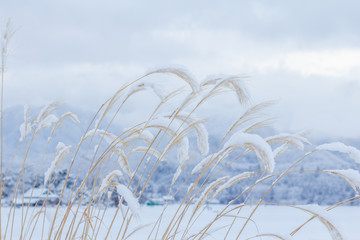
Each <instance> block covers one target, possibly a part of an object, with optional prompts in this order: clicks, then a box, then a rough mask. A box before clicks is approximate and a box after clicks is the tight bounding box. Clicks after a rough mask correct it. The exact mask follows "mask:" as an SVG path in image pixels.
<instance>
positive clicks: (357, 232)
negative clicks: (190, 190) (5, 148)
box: [2, 205, 360, 240]
mask: <svg viewBox="0 0 360 240" xmlns="http://www.w3.org/2000/svg"><path fill="white" fill-rule="evenodd" d="M223 207H224V206H223V205H211V206H210V207H208V208H207V209H205V211H204V212H203V214H202V215H201V216H200V217H199V218H198V219H197V220H196V223H195V224H194V225H193V226H192V227H191V229H190V231H189V233H188V234H187V235H186V236H187V237H189V236H191V235H192V234H193V233H197V232H199V230H201V229H202V228H203V227H204V226H205V225H206V224H207V223H209V222H210V221H211V220H212V219H213V218H215V217H216V215H217V214H218V213H219V212H220V211H221V209H222V208H223ZM302 207H304V208H309V209H314V206H302ZM177 208H178V205H169V206H168V207H167V210H166V213H165V214H164V216H163V218H162V221H161V224H160V228H159V230H158V234H157V236H156V235H155V231H154V232H153V234H152V235H151V237H150V238H149V239H161V236H162V233H163V232H164V229H165V227H166V226H168V223H169V222H170V221H171V219H172V216H173V215H174V213H175V211H176V210H177ZM40 209H41V208H40V207H37V208H30V209H29V213H28V217H27V220H26V224H25V226H26V228H25V230H24V233H23V234H24V235H25V238H23V239H30V236H31V232H32V229H33V227H29V226H30V225H29V224H31V225H32V226H33V224H34V223H35V221H36V218H37V216H40V218H39V220H38V222H37V224H36V228H35V230H34V231H33V234H32V236H31V239H41V232H42V230H41V229H42V227H43V220H44V219H45V221H44V229H45V231H44V236H43V237H44V239H47V234H48V231H49V229H50V224H49V220H50V219H51V218H53V216H54V212H55V208H51V207H48V208H47V209H46V214H45V218H44V214H38V215H36V214H37V213H39V211H40ZM162 209H163V206H153V207H149V206H142V208H141V213H140V215H141V216H140V219H138V220H135V221H133V223H132V224H131V226H130V228H129V229H128V231H127V233H126V235H128V234H130V233H131V232H133V230H135V229H137V228H138V227H139V226H144V227H143V228H141V229H140V230H138V231H136V232H135V233H134V234H133V235H131V236H130V237H129V238H128V239H137V240H138V239H148V238H147V237H148V235H149V232H151V230H152V228H153V226H154V225H153V223H154V222H156V220H157V219H158V216H159V215H160V214H161V211H162ZM252 209H253V208H252V207H245V208H242V210H241V212H240V215H239V216H242V217H245V218H246V217H248V216H249V214H250V213H251V210H252ZM64 210H65V208H62V209H60V215H61V213H63V212H64ZM83 210H84V209H81V210H80V212H82V211H83ZM115 211H116V209H115V208H109V209H108V210H107V211H106V214H105V216H104V220H103V223H102V224H101V227H100V231H99V233H98V235H97V236H96V237H95V236H94V239H104V238H105V236H106V232H107V229H108V227H109V226H110V224H111V220H112V218H113V216H114V214H115ZM191 212H192V209H191V208H190V209H189V211H188V214H190V213H191ZM8 214H9V208H2V232H4V231H5V228H6V220H7V219H8ZM11 215H13V213H12V214H11ZM325 215H326V216H325V217H326V218H328V220H330V221H331V223H332V224H334V226H336V228H337V229H338V230H339V231H340V232H341V234H342V235H343V236H344V237H345V239H348V240H358V239H360V207H340V208H336V209H334V210H332V211H330V212H327V213H326V214H325ZM14 216H15V221H14V224H13V226H12V228H13V229H12V231H10V229H11V225H9V226H8V230H7V235H6V239H11V233H10V232H12V239H19V237H20V234H21V224H20V223H21V221H22V220H21V219H22V211H21V208H17V209H16V212H15V214H14ZM99 216H101V214H100V215H99ZM120 216H121V212H119V217H118V218H117V219H115V221H114V224H113V227H112V231H111V232H110V234H109V236H108V239H116V237H117V233H118V230H119V229H120V227H121V222H122V221H121V217H120ZM232 216H233V215H231V214H229V215H227V216H225V217H223V218H222V219H221V220H220V221H218V222H217V223H216V224H215V225H214V226H213V227H212V228H211V229H209V231H208V233H209V234H210V235H208V236H207V238H206V239H224V236H225V234H226V231H227V229H228V228H227V227H226V226H228V225H229V224H231V222H232V221H233V219H234V218H233V217H232ZM309 217H311V215H309V214H307V213H304V212H303V211H301V210H298V209H293V208H288V207H278V206H261V207H260V208H259V209H257V211H256V212H255V214H254V215H253V217H252V221H250V222H249V223H248V225H247V226H246V228H245V230H244V232H243V233H242V235H241V236H240V238H239V239H249V238H251V237H253V236H255V235H258V234H278V235H280V236H282V237H284V238H285V237H288V238H290V237H289V233H291V232H292V231H293V230H294V229H296V228H297V227H298V226H300V225H301V224H303V223H304V222H305V221H306V220H308V219H309ZM188 218H189V216H185V218H184V220H183V224H182V225H181V226H180V228H179V229H178V231H179V234H178V237H177V238H176V239H182V233H183V232H182V229H184V226H185V225H187V223H188ZM10 219H11V218H10ZM60 219H61V218H60V217H58V218H57V223H56V224H55V226H58V224H59V222H60ZM96 219H97V218H93V219H92V225H91V227H90V231H92V230H91V229H92V228H94V229H97V228H98V227H99V221H96ZM244 221H245V220H244V219H241V218H237V220H236V222H235V225H234V226H233V228H232V230H231V232H230V234H229V236H228V238H227V239H229V240H231V239H235V238H236V236H237V234H238V233H239V231H240V229H241V227H242V226H243V224H244ZM68 226H70V225H69V224H67V227H66V228H65V229H67V228H68ZM222 227H225V228H222ZM82 230H83V225H80V228H79V231H82ZM62 236H63V239H65V238H66V231H64V232H63V234H62ZM78 236H80V235H78ZM119 239H124V238H123V237H122V236H120V237H119ZM185 239H186V238H185ZM190 239H191V238H190ZM255 239H277V238H275V237H271V236H264V237H262V238H255ZM285 239H287V238H285ZM292 239H299V240H300V239H303V240H306V239H308V240H322V239H324V240H325V239H332V238H331V236H330V234H329V232H328V231H327V229H326V227H325V226H324V225H323V224H322V223H321V222H320V221H319V220H317V219H314V220H313V221H311V222H309V223H308V224H307V225H306V226H304V227H303V228H302V229H301V230H300V231H298V232H297V234H296V235H295V236H294V237H293V238H292Z"/></svg>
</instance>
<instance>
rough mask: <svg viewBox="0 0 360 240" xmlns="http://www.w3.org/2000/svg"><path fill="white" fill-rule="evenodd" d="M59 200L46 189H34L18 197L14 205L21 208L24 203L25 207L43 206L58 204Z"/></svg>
mask: <svg viewBox="0 0 360 240" xmlns="http://www.w3.org/2000/svg"><path fill="white" fill-rule="evenodd" d="M59 199H60V198H59V196H58V195H56V194H54V193H52V192H50V191H49V190H48V189H45V188H34V189H30V190H28V191H27V192H25V193H24V195H23V196H20V197H18V198H17V199H16V201H14V204H15V205H16V206H22V205H23V202H24V205H25V206H27V205H29V206H42V205H44V204H46V205H48V204H50V205H51V204H58V203H59Z"/></svg>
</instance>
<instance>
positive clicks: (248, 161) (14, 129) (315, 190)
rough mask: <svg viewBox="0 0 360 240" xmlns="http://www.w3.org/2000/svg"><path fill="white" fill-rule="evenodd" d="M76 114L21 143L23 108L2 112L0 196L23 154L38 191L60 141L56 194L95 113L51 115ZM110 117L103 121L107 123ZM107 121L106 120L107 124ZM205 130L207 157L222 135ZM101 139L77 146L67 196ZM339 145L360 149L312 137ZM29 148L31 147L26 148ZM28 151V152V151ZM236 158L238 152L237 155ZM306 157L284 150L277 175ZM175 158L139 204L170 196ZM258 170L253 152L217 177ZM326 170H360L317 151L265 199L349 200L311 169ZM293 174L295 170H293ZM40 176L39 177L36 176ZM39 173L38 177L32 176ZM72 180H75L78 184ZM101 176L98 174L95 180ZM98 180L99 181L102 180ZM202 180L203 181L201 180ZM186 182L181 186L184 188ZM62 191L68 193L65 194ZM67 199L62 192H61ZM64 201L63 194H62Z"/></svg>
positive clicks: (234, 190) (29, 182)
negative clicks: (65, 153) (64, 148)
mask: <svg viewBox="0 0 360 240" xmlns="http://www.w3.org/2000/svg"><path fill="white" fill-rule="evenodd" d="M40 109H41V108H32V109H31V110H30V116H31V117H30V119H34V118H35V117H36V115H37V114H38V113H39V111H40ZM69 111H71V112H74V113H76V114H77V116H78V118H79V119H80V121H81V124H80V125H78V124H77V123H75V122H73V121H71V119H67V120H66V121H64V122H63V124H62V125H61V126H60V127H59V128H58V129H57V130H56V131H55V133H54V135H53V137H52V138H51V140H50V141H49V134H50V132H51V128H48V129H44V130H42V131H41V132H40V133H39V135H38V136H37V137H36V138H34V140H31V135H28V138H27V139H26V141H25V142H19V139H20V131H19V127H20V125H21V124H22V123H23V122H24V108H23V107H22V106H15V107H11V108H8V109H6V110H5V112H4V162H3V167H4V168H3V169H5V170H6V171H7V170H8V173H7V175H6V184H5V186H4V194H3V198H5V199H7V198H10V197H12V196H13V189H14V186H15V184H16V180H17V176H18V174H19V169H21V166H22V164H23V163H24V161H23V160H24V158H25V157H24V156H26V161H25V163H24V164H25V169H26V170H25V178H24V184H25V185H24V189H25V190H27V189H30V188H32V187H33V186H34V185H35V186H36V187H41V186H43V185H44V182H43V181H44V173H45V172H46V170H47V169H48V168H49V167H50V164H51V162H52V161H53V159H54V157H55V155H56V146H57V144H58V143H59V142H63V143H64V144H65V145H72V146H73V148H72V151H73V152H72V154H70V156H69V157H68V158H67V159H65V160H64V161H63V162H62V163H61V164H60V165H59V166H58V167H57V169H56V172H59V174H58V175H57V177H56V180H55V182H54V187H53V191H55V192H60V191H61V189H62V187H63V184H64V177H65V176H66V173H67V171H68V168H69V166H70V164H71V161H72V159H73V157H74V154H75V152H76V150H77V148H76V146H77V144H78V143H79V142H80V140H81V138H82V137H83V136H84V133H85V132H86V129H87V128H88V126H89V124H90V123H91V121H92V120H94V121H93V124H92V126H91V127H90V129H91V128H92V127H93V126H94V122H95V121H96V119H93V117H94V114H95V111H91V110H86V111H85V110H81V109H76V108H72V107H70V106H62V107H60V108H59V109H57V110H56V111H55V113H54V115H56V116H58V117H59V116H61V115H62V114H64V113H66V112H69ZM110 119H111V118H109V119H106V120H107V121H110ZM105 122H106V121H105ZM126 127H128V126H122V124H119V123H117V122H116V119H115V121H114V122H113V123H112V125H111V127H110V129H109V131H110V132H113V133H114V134H115V135H116V134H121V132H122V131H123V129H124V128H126ZM207 127H208V128H209V129H208V130H209V144H210V153H213V152H215V151H216V149H217V147H218V144H219V143H220V141H221V138H222V136H217V135H213V134H212V132H211V128H212V127H214V123H212V125H208V126H207ZM101 128H104V129H105V128H106V124H104V125H101ZM259 134H260V135H262V136H269V135H271V134H275V131H274V129H271V128H266V129H264V130H262V131H261V132H259ZM99 139H100V138H95V139H94V141H93V142H92V143H91V140H89V139H88V140H86V141H84V143H83V145H82V147H81V148H79V150H78V152H77V155H76V158H75V161H74V166H73V168H72V170H71V174H70V176H71V179H70V180H69V181H68V183H67V185H68V186H67V187H66V189H67V192H68V193H70V192H71V190H72V188H73V187H74V186H75V187H76V186H78V185H79V183H80V182H81V181H82V178H83V177H84V176H85V174H86V172H87V170H88V168H89V166H90V163H91V162H92V160H93V159H96V157H99V156H100V154H101V152H102V151H103V150H104V149H105V148H106V146H107V145H106V142H105V141H103V143H102V144H101V145H100V146H99V150H98V153H97V155H96V156H95V157H94V151H95V150H94V147H97V146H98V145H97V144H98V141H99ZM189 139H190V153H189V154H190V157H191V158H192V159H193V163H194V164H195V163H196V162H198V161H200V160H201V159H202V158H203V157H202V156H201V155H200V153H199V152H197V151H193V150H192V148H191V146H192V144H196V138H195V136H192V135H190V137H189ZM339 140H340V141H342V142H344V143H346V144H349V145H352V146H355V147H358V148H359V147H360V139H327V138H321V137H319V138H316V139H315V138H314V139H310V141H311V142H312V143H313V144H314V145H317V144H321V143H327V142H332V141H339ZM29 146H30V148H29ZM160 146H161V147H163V144H161V143H160ZM28 149H29V150H28ZM313 149H314V146H306V149H305V152H307V151H311V150H313ZM238 154H241V152H239V153H238ZM303 155H304V152H302V151H300V150H297V149H295V148H294V149H292V150H291V151H288V152H286V153H285V154H283V155H282V156H281V157H279V158H278V159H277V161H276V168H275V173H279V172H283V171H285V170H287V168H289V167H290V166H291V164H292V163H294V162H295V161H296V160H298V159H299V158H301V157H302V156H303ZM235 157H236V154H234V155H233V156H231V157H229V159H228V160H227V161H226V162H222V163H221V164H220V165H219V166H218V167H217V169H216V170H215V172H217V171H218V170H220V169H222V168H223V167H226V165H227V163H229V162H230V161H231V160H233V159H234V158H235ZM174 158H176V153H175V152H173V151H170V152H169V154H168V156H167V159H168V162H161V163H160V165H159V166H158V169H157V171H156V172H155V173H154V174H153V176H152V177H151V179H150V181H149V183H148V184H147V187H146V188H145V189H144V193H143V194H142V198H141V201H143V202H144V201H146V200H148V199H150V198H156V197H161V196H165V195H167V194H168V191H169V188H170V184H171V181H172V178H173V175H174V173H175V171H176V169H177V167H178V164H177V162H176V161H174V160H173V159H174ZM131 161H132V162H130V165H131V168H133V169H135V167H136V165H137V164H138V162H139V159H136V158H133V159H131ZM154 162H155V161H153V162H152V161H150V162H149V163H148V165H147V167H145V164H144V167H142V168H141V169H140V170H144V171H145V172H146V173H150V172H151V168H152V166H153V164H154ZM116 164H117V163H116V161H114V162H108V163H107V165H106V166H104V169H103V170H104V172H106V171H109V170H110V169H114V168H115V169H116V167H117V166H116ZM258 168H259V164H258V160H257V158H256V155H255V154H248V155H245V156H244V157H242V158H240V159H238V160H236V161H234V162H233V163H232V164H231V165H230V166H229V167H226V168H225V169H224V170H221V171H220V173H219V174H218V175H217V177H221V176H234V175H237V174H239V173H242V172H246V171H254V170H257V169H258ZM191 169H192V167H191V166H190V167H188V168H187V169H184V170H183V172H182V174H181V175H180V177H179V178H178V179H177V181H176V183H175V185H174V187H173V189H174V190H173V191H172V193H174V192H175V189H176V190H177V189H180V190H179V191H178V192H177V194H176V195H175V199H176V200H180V199H182V198H183V196H184V195H185V193H186V191H187V189H188V185H189V183H191V180H192V179H194V178H195V176H192V177H190V178H189V179H187V178H188V176H189V175H190V173H191ZM329 169H356V170H359V169H360V166H359V165H358V164H356V163H355V162H354V161H352V160H351V159H349V158H348V156H347V155H346V154H342V153H336V152H327V151H320V152H316V153H314V154H312V155H311V156H310V157H306V158H305V159H304V160H302V161H301V162H300V163H299V164H298V165H296V166H295V167H294V168H292V169H291V171H290V173H288V174H287V175H286V176H285V177H283V178H282V179H281V180H280V181H279V182H278V183H277V185H276V186H275V187H274V188H273V190H271V191H270V193H269V194H268V195H267V197H266V198H265V200H266V201H271V202H279V203H287V204H309V203H318V204H332V203H336V202H339V201H341V200H343V199H346V198H349V197H351V196H353V195H354V194H355V193H354V190H353V189H352V188H351V187H350V186H349V185H348V184H347V183H346V182H345V181H343V180H342V179H341V178H340V177H337V176H333V175H329V174H325V173H319V172H311V170H329ZM294 171H296V172H294ZM38 173H39V174H38ZM37 175H38V177H36V176H37ZM76 176H79V177H78V180H76ZM101 177H104V175H101V174H100V175H99V179H100V180H101ZM260 177H261V176H260V175H258V176H255V177H254V178H252V179H249V180H246V181H243V182H240V183H238V184H236V185H234V186H233V187H231V188H229V189H227V190H225V191H224V192H223V193H222V194H221V195H219V196H218V200H219V201H220V202H222V203H227V202H229V201H230V200H231V199H233V198H234V197H236V196H237V195H239V193H241V192H242V191H243V190H244V189H245V188H246V187H247V186H248V185H249V184H253V183H254V182H255V181H256V180H258V179H259V178H260ZM276 178H277V176H275V177H273V178H270V179H268V180H266V181H264V182H263V183H262V184H259V185H257V186H256V188H255V189H254V191H253V192H252V193H251V197H250V199H249V201H257V200H258V199H260V198H261V197H262V196H263V194H264V193H265V192H266V190H267V189H268V188H269V187H270V185H271V184H272V183H273V182H274V180H276ZM100 180H99V181H100ZM204 180H205V178H204ZM136 181H137V182H140V186H141V185H142V184H143V183H144V179H142V180H141V177H140V176H136V177H135V182H136ZM184 182H185V184H183V183H184ZM65 192H66V191H65ZM65 195H66V194H65ZM246 197H247V196H246V195H244V196H241V197H240V198H239V199H238V200H237V202H241V201H243V200H244V199H245V198H246ZM65 199H66V196H65Z"/></svg>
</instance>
